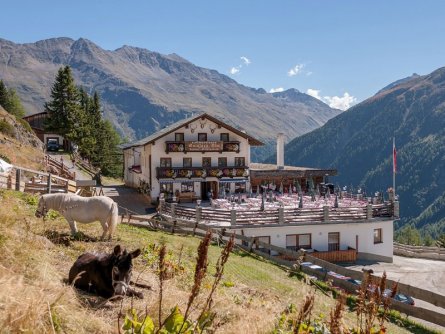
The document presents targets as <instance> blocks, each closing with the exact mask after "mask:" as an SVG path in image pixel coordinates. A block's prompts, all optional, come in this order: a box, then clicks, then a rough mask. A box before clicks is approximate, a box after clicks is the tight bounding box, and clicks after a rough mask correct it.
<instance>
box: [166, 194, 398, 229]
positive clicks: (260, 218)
mask: <svg viewBox="0 0 445 334" xmlns="http://www.w3.org/2000/svg"><path fill="white" fill-rule="evenodd" d="M398 205H399V203H398V202H385V203H383V204H368V205H367V206H365V207H343V208H332V207H329V206H324V207H322V208H293V209H287V208H286V209H285V208H284V207H280V208H278V209H276V210H264V211H261V210H255V209H251V210H235V209H232V210H224V209H211V208H203V207H200V206H197V207H196V208H190V207H185V206H181V205H178V204H177V203H166V202H165V201H164V200H161V204H160V213H161V215H162V216H164V217H165V218H167V219H173V220H174V219H183V220H187V221H196V222H198V223H207V224H213V225H215V224H216V225H221V226H240V225H241V226H244V225H258V224H261V225H265V224H267V225H284V224H298V223H323V222H348V221H365V220H369V219H372V218H382V217H383V218H384V217H386V218H389V217H393V218H398Z"/></svg>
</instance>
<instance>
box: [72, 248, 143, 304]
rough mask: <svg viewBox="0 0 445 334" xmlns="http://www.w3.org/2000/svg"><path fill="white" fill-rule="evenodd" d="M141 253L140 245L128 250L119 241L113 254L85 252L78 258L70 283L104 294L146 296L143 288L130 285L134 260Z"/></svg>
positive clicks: (100, 294)
mask: <svg viewBox="0 0 445 334" xmlns="http://www.w3.org/2000/svg"><path fill="white" fill-rule="evenodd" d="M140 254H141V250H140V249H136V250H135V251H133V252H131V253H128V252H127V251H126V250H125V249H122V248H121V246H119V245H117V246H116V247H114V250H113V252H112V253H111V254H103V253H102V254H93V253H84V254H82V255H81V256H79V258H78V259H77V260H76V262H74V264H73V266H72V267H71V269H70V273H69V278H68V280H69V283H70V284H73V282H74V286H75V287H77V288H79V289H81V290H84V291H87V292H90V293H96V294H98V295H99V296H102V297H104V298H110V297H113V296H116V295H117V296H125V295H127V296H135V297H138V298H143V295H142V293H141V292H137V291H135V290H133V289H132V288H130V280H131V269H132V267H133V265H132V263H131V260H133V259H134V258H135V257H138V256H139V255H140Z"/></svg>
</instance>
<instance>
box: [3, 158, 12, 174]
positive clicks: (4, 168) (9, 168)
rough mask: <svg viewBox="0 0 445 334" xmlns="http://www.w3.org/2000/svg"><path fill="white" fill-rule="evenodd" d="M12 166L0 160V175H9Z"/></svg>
mask: <svg viewBox="0 0 445 334" xmlns="http://www.w3.org/2000/svg"><path fill="white" fill-rule="evenodd" d="M13 167H14V166H13V165H11V164H8V163H7V162H6V161H5V160H3V159H0V173H9V172H10V171H11V169H12V168H13Z"/></svg>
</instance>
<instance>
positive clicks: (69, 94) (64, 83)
mask: <svg viewBox="0 0 445 334" xmlns="http://www.w3.org/2000/svg"><path fill="white" fill-rule="evenodd" d="M45 111H47V112H48V114H49V117H48V118H47V122H46V124H45V129H46V130H47V131H53V132H55V133H58V134H60V135H62V136H64V137H66V138H67V139H68V140H71V141H73V142H77V141H78V140H79V138H81V132H82V127H81V124H82V121H83V117H84V115H83V113H82V108H81V106H80V101H79V91H78V89H77V87H76V85H75V83H74V79H73V75H72V72H71V68H70V67H69V66H65V67H61V68H60V69H59V71H58V72H57V76H56V80H55V82H54V85H53V87H52V88H51V101H50V102H48V103H45Z"/></svg>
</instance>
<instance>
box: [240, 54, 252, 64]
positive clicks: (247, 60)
mask: <svg viewBox="0 0 445 334" xmlns="http://www.w3.org/2000/svg"><path fill="white" fill-rule="evenodd" d="M240 59H241V60H242V61H243V63H244V65H249V64H250V63H251V61H250V59H249V58H247V57H244V56H243V57H240Z"/></svg>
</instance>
